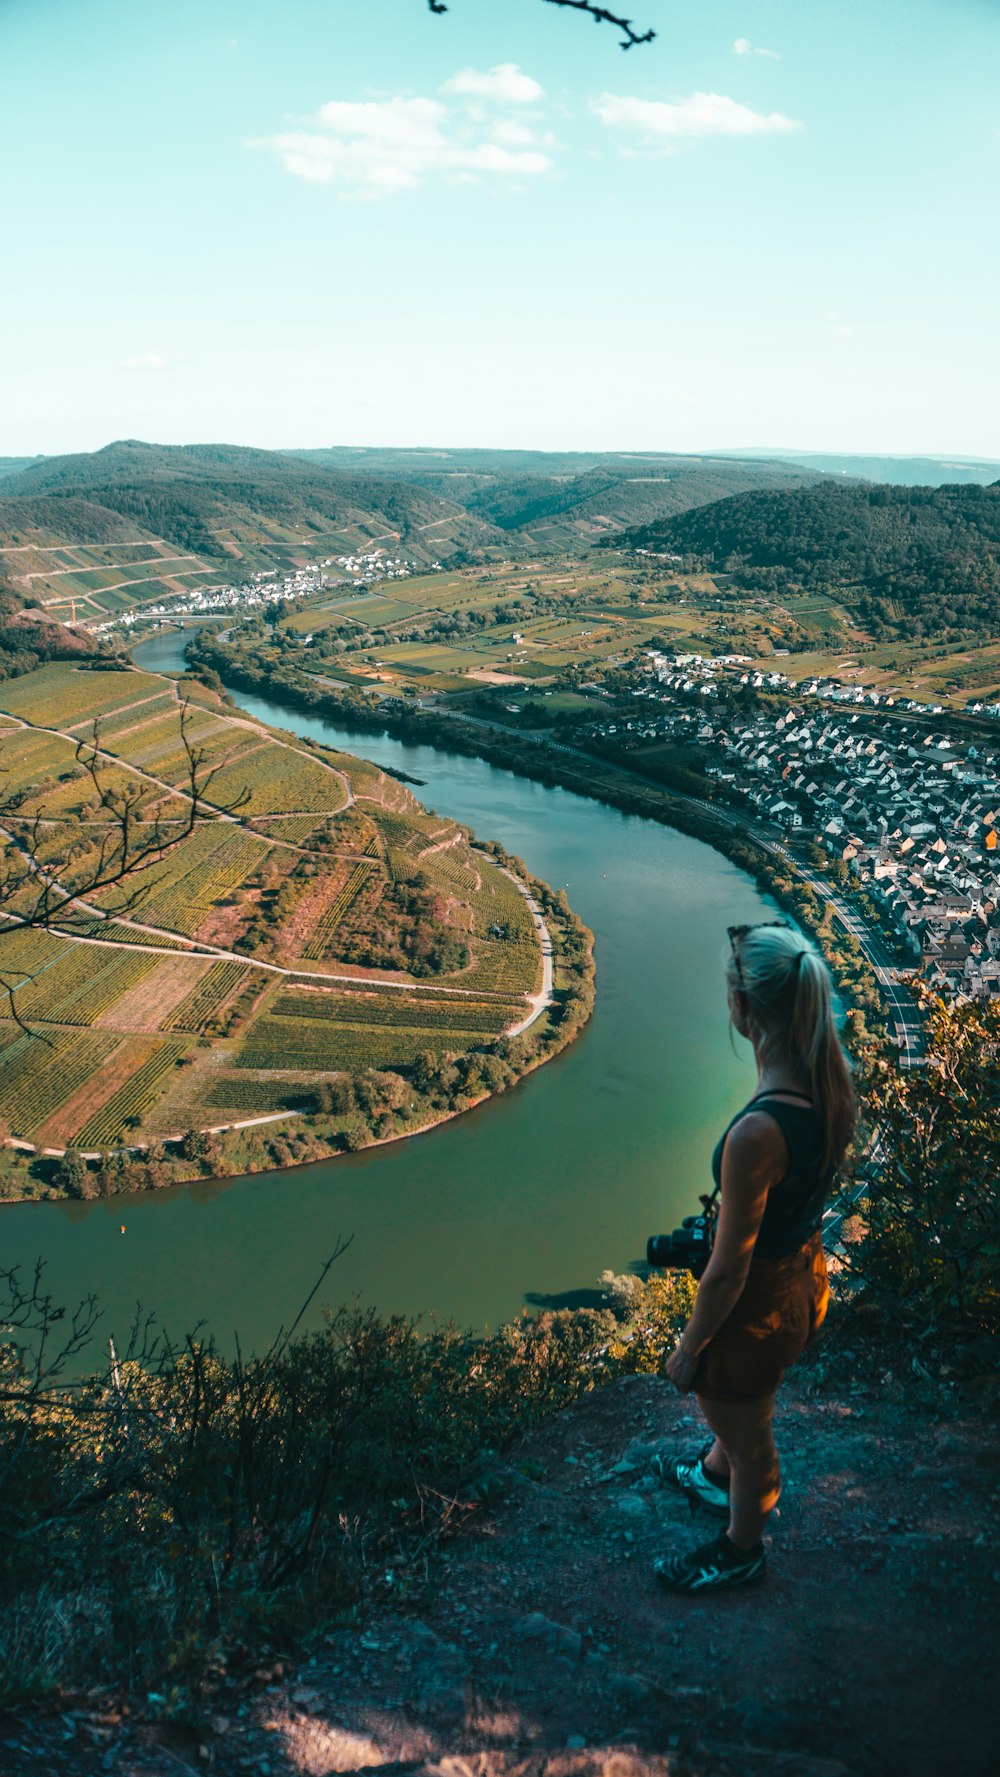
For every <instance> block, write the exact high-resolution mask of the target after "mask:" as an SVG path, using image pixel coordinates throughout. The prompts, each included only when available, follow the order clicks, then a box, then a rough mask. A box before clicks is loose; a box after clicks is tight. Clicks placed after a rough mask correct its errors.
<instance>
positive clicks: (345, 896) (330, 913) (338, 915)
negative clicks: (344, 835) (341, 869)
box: [302, 859, 375, 962]
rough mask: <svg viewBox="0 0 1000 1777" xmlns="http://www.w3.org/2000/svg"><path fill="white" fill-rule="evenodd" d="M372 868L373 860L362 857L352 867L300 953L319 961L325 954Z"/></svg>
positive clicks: (373, 865) (311, 959) (373, 866)
mask: <svg viewBox="0 0 1000 1777" xmlns="http://www.w3.org/2000/svg"><path fill="white" fill-rule="evenodd" d="M374 869H375V864H374V861H373V862H371V863H369V862H368V861H367V860H365V859H362V861H361V862H360V863H359V864H355V866H354V869H353V870H352V871H351V874H350V876H349V877H348V878H347V881H346V882H345V884H344V886H343V888H342V889H341V890H340V892H339V894H337V895H336V896H335V898H334V899H333V900H332V901H331V902H330V905H329V907H327V909H326V911H325V912H324V913H323V914H322V915H321V916H320V919H319V921H318V923H317V925H316V929H315V931H314V932H313V934H312V937H311V938H310V939H309V941H308V943H307V944H305V945H304V946H303V949H302V955H303V956H304V957H305V958H307V959H308V960H309V961H314V962H315V961H319V960H321V959H322V957H323V956H324V955H325V954H326V949H327V945H328V944H329V942H330V939H331V937H332V936H333V933H334V932H335V931H336V928H337V926H338V925H339V924H340V921H341V920H342V919H343V917H344V915H345V913H346V912H347V911H348V909H349V908H350V907H352V906H353V904H354V902H355V901H356V900H357V898H358V895H359V894H360V893H361V890H362V888H363V887H364V885H365V883H366V882H367V881H368V878H369V876H370V875H371V873H372V871H373V870H374Z"/></svg>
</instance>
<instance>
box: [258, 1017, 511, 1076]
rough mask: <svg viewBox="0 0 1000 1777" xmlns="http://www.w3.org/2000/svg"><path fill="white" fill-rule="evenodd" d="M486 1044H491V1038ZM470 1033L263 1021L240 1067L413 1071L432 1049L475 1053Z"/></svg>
mask: <svg viewBox="0 0 1000 1777" xmlns="http://www.w3.org/2000/svg"><path fill="white" fill-rule="evenodd" d="M483 1041H484V1042H490V1041H492V1038H491V1037H490V1036H488V1035H487V1034H486V1033H484V1035H483ZM473 1046H474V1045H473V1041H472V1038H471V1036H470V1033H469V1032H468V1031H467V1030H456V1029H454V1028H451V1029H449V1028H447V1027H442V1026H440V1025H439V1026H433V1025H431V1026H426V1027H401V1026H395V1025H393V1026H386V1025H381V1026H364V1025H357V1024H334V1023H333V1021H332V1020H330V1019H326V1018H280V1017H274V1016H265V1017H263V1018H258V1019H257V1021H256V1022H255V1024H254V1026H253V1029H252V1030H251V1031H250V1033H249V1035H248V1036H247V1038H246V1040H245V1042H244V1044H243V1047H242V1048H241V1049H240V1051H239V1054H238V1055H237V1056H236V1066H237V1067H240V1068H255V1069H256V1068H259V1069H261V1070H263V1071H265V1072H275V1071H294V1072H297V1073H298V1072H305V1073H309V1072H314V1071H315V1072H322V1073H340V1072H348V1073H362V1072H363V1071H364V1070H365V1068H369V1067H375V1068H397V1067H409V1066H411V1065H412V1063H413V1062H414V1061H415V1060H416V1059H417V1056H418V1055H422V1054H424V1053H425V1052H426V1051H427V1050H428V1049H430V1050H433V1051H434V1052H435V1053H436V1054H442V1053H444V1052H446V1051H447V1052H450V1053H452V1054H459V1053H461V1052H462V1051H463V1050H465V1049H469V1048H472V1047H473Z"/></svg>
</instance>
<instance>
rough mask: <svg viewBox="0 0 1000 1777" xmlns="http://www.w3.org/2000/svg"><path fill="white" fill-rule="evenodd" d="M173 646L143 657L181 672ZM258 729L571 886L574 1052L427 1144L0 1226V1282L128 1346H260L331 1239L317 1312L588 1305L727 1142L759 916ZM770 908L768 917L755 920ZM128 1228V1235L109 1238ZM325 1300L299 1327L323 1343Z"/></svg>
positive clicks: (488, 800)
mask: <svg viewBox="0 0 1000 1777" xmlns="http://www.w3.org/2000/svg"><path fill="white" fill-rule="evenodd" d="M183 642H184V637H183V636H160V637H157V638H155V639H154V640H153V641H152V642H150V643H147V644H144V645H142V646H141V647H139V648H137V649H136V650H135V657H136V659H137V660H138V661H140V663H141V664H142V665H143V666H145V667H147V668H149V669H150V670H161V671H168V672H169V671H178V670H180V665H181V655H180V650H181V648H182V647H183ZM238 701H239V702H240V704H241V705H242V707H243V708H244V709H246V710H248V711H249V712H250V713H251V714H252V715H254V716H257V717H259V718H261V719H262V720H266V721H268V722H271V723H273V724H275V725H276V726H279V727H284V728H286V729H290V730H292V731H293V732H294V733H296V734H299V735H311V736H313V737H314V738H316V739H318V740H322V741H327V742H329V744H330V745H332V746H335V747H338V748H341V749H343V750H345V751H347V752H354V753H361V754H363V755H364V756H365V757H366V758H370V759H374V760H375V761H376V763H378V764H379V765H382V766H389V767H392V768H393V769H395V770H397V771H405V772H407V773H408V774H409V775H410V776H412V777H414V778H418V779H420V780H422V785H423V786H424V787H421V788H419V789H415V791H414V793H415V794H416V795H417V796H418V797H419V798H420V800H421V801H422V802H423V803H424V805H425V806H426V807H429V808H432V809H434V810H436V811H437V812H438V813H440V814H443V815H450V816H452V817H454V818H455V819H457V820H460V821H464V822H467V823H468V824H469V825H470V826H473V827H474V828H475V829H476V831H477V832H478V833H479V834H480V835H481V836H482V837H483V838H493V839H499V840H501V841H502V843H503V844H504V845H505V846H506V847H507V848H508V849H509V850H511V851H513V852H517V853H518V854H519V855H520V856H522V857H523V858H525V859H526V861H527V863H528V865H529V866H530V868H531V869H532V870H533V871H534V872H535V873H536V874H537V875H539V876H542V877H544V878H545V879H546V880H547V881H549V882H551V883H554V884H557V885H560V886H564V887H565V888H566V891H567V894H568V896H569V898H570V901H571V904H572V905H573V907H574V908H575V909H576V911H577V912H578V913H579V914H580V915H581V916H582V918H583V919H585V920H586V922H587V924H588V925H589V926H591V927H592V929H593V931H594V933H595V937H596V961H597V1003H596V1009H595V1012H594V1016H593V1018H592V1020H591V1022H590V1024H589V1025H588V1026H587V1027H586V1029H585V1030H584V1032H583V1033H582V1035H581V1036H580V1037H579V1039H578V1040H577V1041H576V1042H575V1043H574V1044H572V1045H571V1047H570V1048H569V1049H568V1050H567V1051H566V1052H565V1053H564V1054H563V1055H561V1056H559V1057H558V1058H557V1059H556V1060H554V1061H551V1062H549V1063H547V1064H546V1065H545V1066H544V1067H543V1068H541V1069H539V1070H537V1071H536V1072H535V1073H534V1074H532V1075H531V1076H529V1078H528V1079H526V1080H524V1081H523V1082H521V1084H520V1085H518V1086H517V1087H515V1088H514V1090H513V1091H511V1092H509V1093H506V1094H504V1095H502V1096H501V1097H499V1098H497V1099H494V1100H491V1101H490V1102H488V1103H487V1104H485V1105H482V1106H480V1107H479V1108H478V1109H477V1110H475V1111H472V1112H470V1113H468V1114H466V1115H465V1116H462V1117H459V1118H456V1119H454V1120H453V1121H451V1122H450V1123H447V1124H445V1125H442V1126H441V1127H439V1128H438V1129H436V1130H433V1131H431V1132H430V1133H428V1134H426V1135H421V1136H418V1137H415V1138H412V1139H411V1140H409V1141H402V1142H397V1143H394V1144H392V1145H391V1146H387V1147H383V1148H379V1149H377V1150H375V1151H373V1152H371V1153H370V1154H358V1155H351V1156H349V1157H344V1158H341V1159H337V1160H333V1161H323V1162H319V1163H317V1164H314V1165H311V1166H306V1167H300V1168H295V1169H291V1170H288V1171H283V1172H277V1173H268V1174H262V1175H256V1176H254V1177H251V1178H243V1179H228V1180H225V1181H220V1182H217V1183H215V1182H209V1183H205V1184H199V1185H190V1186H179V1187H175V1188H172V1189H170V1190H165V1191H161V1192H156V1193H148V1194H143V1195H141V1196H134V1197H126V1198H116V1199H111V1200H108V1201H101V1202H98V1203H93V1204H82V1203H79V1204H72V1205H63V1204H17V1205H12V1206H10V1207H9V1208H7V1209H4V1210H3V1211H2V1212H0V1250H2V1252H3V1263H4V1264H5V1265H8V1264H21V1265H22V1266H31V1265H33V1264H34V1262H35V1260H36V1258H38V1257H41V1258H43V1259H44V1260H45V1262H46V1267H47V1271H46V1276H47V1283H48V1287H49V1289H50V1290H51V1292H52V1294H53V1295H54V1296H55V1298H56V1299H57V1300H59V1301H63V1302H66V1303H74V1302H76V1301H77V1300H78V1299H79V1298H80V1296H81V1295H83V1294H85V1293H87V1292H89V1291H93V1292H94V1293H95V1294H96V1295H97V1297H98V1299H99V1301H100V1303H101V1306H102V1308H103V1310H104V1319H103V1321H102V1329H103V1331H104V1332H105V1334H106V1333H108V1332H113V1333H114V1334H115V1336H116V1337H118V1338H121V1337H122V1336H123V1334H124V1331H125V1329H126V1327H127V1324H128V1322H129V1320H130V1318H131V1315H132V1313H133V1311H134V1309H135V1305H136V1303H141V1304H142V1306H143V1308H144V1309H146V1310H150V1311H152V1312H153V1313H155V1314H156V1315H157V1316H158V1317H159V1319H160V1320H161V1322H162V1323H163V1324H165V1325H166V1326H167V1328H168V1329H169V1330H170V1331H171V1332H172V1333H173V1334H175V1335H177V1334H180V1333H182V1332H184V1331H186V1330H187V1329H189V1328H191V1327H193V1326H194V1325H195V1324H196V1323H197V1322H199V1321H202V1322H205V1323H206V1324H207V1325H208V1326H209V1327H210V1328H211V1329H212V1330H213V1332H215V1333H216V1334H217V1336H218V1337H219V1339H220V1342H222V1343H223V1344H224V1345H228V1344H229V1342H230V1339H231V1335H232V1332H233V1331H234V1330H238V1332H239V1335H240V1338H241V1341H242V1342H243V1345H244V1348H254V1347H256V1348H258V1349H259V1348H260V1347H261V1346H262V1345H263V1344H266V1343H268V1342H269V1341H270V1339H271V1337H272V1335H273V1333H274V1331H275V1329H276V1328H277V1327H278V1326H279V1325H280V1324H282V1323H285V1324H287V1322H288V1321H289V1320H290V1319H291V1318H292V1317H293V1316H294V1314H295V1313H296V1311H297V1309H298V1307H299V1305H300V1304H301V1302H302V1301H303V1300H304V1298H305V1296H306V1294H307V1293H308V1291H309V1289H310V1288H311V1286H312V1284H313V1282H314V1281H315V1278H316V1276H317V1274H318V1270H319V1266H320V1264H321V1263H322V1261H323V1259H324V1257H325V1256H326V1255H327V1254H328V1253H329V1252H330V1251H331V1250H332V1249H333V1246H334V1244H335V1242H336V1241H337V1240H338V1239H339V1238H344V1237H350V1238H351V1245H350V1247H349V1249H348V1250H347V1252H346V1253H345V1254H344V1255H343V1257H342V1258H340V1259H339V1260H338V1262H337V1264H336V1265H335V1267H334V1268H333V1270H332V1271H331V1273H330V1275H329V1277H328V1278H327V1281H326V1284H325V1286H324V1290H323V1293H322V1300H324V1301H326V1302H328V1303H331V1304H332V1303H335V1302H341V1301H350V1300H352V1299H353V1298H354V1297H355V1296H358V1297H360V1299H361V1300H362V1301H363V1302H364V1303H366V1304H370V1305H374V1306H377V1307H378V1308H379V1309H380V1310H383V1311H385V1312H402V1313H406V1314H417V1313H429V1314H433V1315H434V1316H436V1317H438V1318H448V1317H453V1318H455V1319H456V1320H458V1321H459V1322H461V1323H462V1324H465V1325H470V1326H475V1327H484V1326H489V1325H496V1324H497V1323H498V1322H499V1321H500V1320H502V1319H505V1318H510V1317H512V1316H514V1315H516V1314H517V1313H518V1312H520V1310H521V1309H523V1308H524V1307H525V1306H537V1305H541V1304H547V1303H555V1304H561V1303H563V1302H569V1303H572V1302H576V1301H580V1300H586V1299H587V1295H588V1292H589V1291H592V1290H593V1287H594V1285H595V1283H596V1280H597V1278H598V1277H599V1275H600V1272H601V1271H602V1270H603V1269H604V1268H605V1267H611V1268H612V1269H614V1270H616V1271H620V1270H624V1269H626V1268H627V1267H628V1266H629V1265H630V1264H632V1263H634V1262H635V1261H636V1260H638V1259H640V1258H641V1256H642V1254H643V1252H644V1250H645V1241H646V1236H647V1234H650V1233H653V1232H658V1231H660V1230H662V1229H667V1228H670V1227H673V1226H674V1225H675V1223H676V1221H677V1219H678V1218H679V1217H680V1216H681V1215H683V1214H686V1213H688V1212H689V1211H690V1210H692V1209H694V1208H696V1207H697V1202H696V1200H697V1195H698V1192H699V1191H700V1190H703V1189H705V1188H706V1181H707V1179H708V1165H709V1156H710V1153H711V1149H712V1146H713V1144H714V1141H715V1139H716V1136H717V1134H718V1131H719V1129H720V1128H721V1127H722V1125H723V1124H724V1123H725V1122H726V1120H727V1118H728V1116H729V1115H730V1114H731V1112H732V1111H733V1109H735V1107H736V1106H737V1105H738V1104H739V1103H740V1102H742V1101H743V1100H744V1099H745V1098H747V1097H749V1095H750V1093H751V1091H752V1089H753V1081H754V1077H755V1076H754V1072H753V1066H752V1060H751V1058H750V1055H749V1051H748V1049H747V1046H746V1045H745V1044H743V1043H737V1047H738V1050H739V1053H738V1054H737V1053H736V1052H735V1051H734V1049H733V1048H732V1047H731V1044H730V1040H729V1030H728V1019H727V1015H726V1005H725V995H724V990H723V985H722V970H721V961H720V959H721V955H722V951H723V948H724V944H725V934H726V927H727V925H729V924H735V923H739V922H741V921H745V920H753V919H755V918H760V917H761V916H762V910H763V908H764V901H763V897H762V896H761V894H760V893H759V891H758V890H757V888H756V887H755V885H754V884H753V882H752V881H751V880H750V879H749V878H748V877H747V876H745V875H744V874H743V873H742V872H741V871H739V870H738V869H736V867H735V866H734V865H732V864H730V863H729V862H728V861H727V859H725V858H723V857H721V856H720V855H719V854H718V853H717V852H715V851H713V850H712V849H711V848H710V847H708V846H706V845H703V844H702V843H701V842H700V841H698V840H695V839H692V838H689V837H688V836H687V835H686V834H682V833H677V832H674V831H673V830H672V829H670V828H668V827H663V826H660V825H658V824H656V823H655V822H652V821H647V820H643V819H641V818H639V817H637V816H633V815H625V814H622V813H620V812H618V811H617V810H615V809H612V808H607V807H605V806H603V805H602V804H600V803H596V802H591V801H588V800H587V799H585V798H582V797H579V796H576V795H574V794H573V793H571V792H570V791H568V790H563V789H558V788H556V789H553V788H549V787H547V786H545V785H542V784H537V783H534V782H532V781H530V780H529V779H526V778H522V777H517V776H515V775H514V774H513V773H511V772H509V771H504V770H498V769H497V768H496V767H494V766H492V765H488V764H486V763H484V762H483V761H482V760H479V759H475V758H469V757H467V756H465V755H462V754H454V753H449V752H445V751H443V750H440V749H438V748H432V747H425V746H413V745H407V744H403V743H401V742H399V741H396V740H393V739H390V738H389V737H387V736H373V735H371V734H358V733H351V732H348V731H347V730H344V729H341V728H338V727H334V726H333V725H331V724H328V723H325V722H322V721H320V720H318V719H317V718H315V717H311V716H305V715H302V714H299V713H297V712H293V711H289V710H286V709H284V708H282V707H280V706H278V705H277V704H274V703H270V702H267V701H265V700H264V699H262V698H257V697H250V696H247V695H245V694H242V693H241V694H239V698H238ZM768 916H769V914H768V913H767V912H763V917H768ZM123 1228H124V1232H122V1229H123ZM320 1313H321V1306H320V1300H319V1299H317V1302H316V1304H315V1305H314V1308H313V1310H312V1311H311V1317H307V1322H306V1324H312V1325H315V1324H318V1321H319V1318H320Z"/></svg>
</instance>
